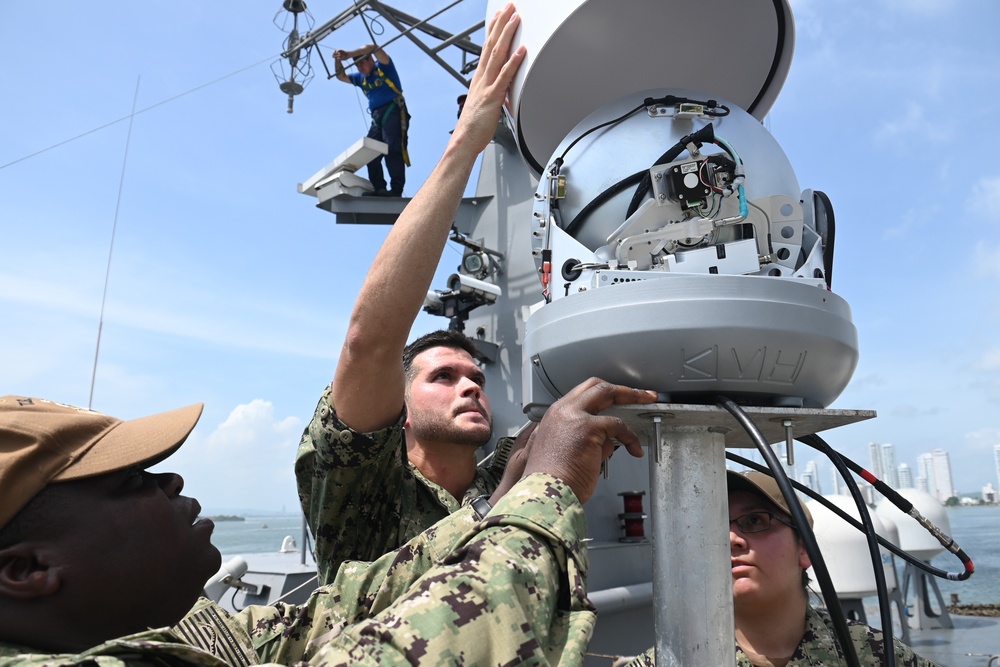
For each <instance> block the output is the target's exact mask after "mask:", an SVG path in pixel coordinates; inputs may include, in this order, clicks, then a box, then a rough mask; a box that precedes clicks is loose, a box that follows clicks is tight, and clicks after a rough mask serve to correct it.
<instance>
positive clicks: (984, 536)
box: [931, 505, 1000, 604]
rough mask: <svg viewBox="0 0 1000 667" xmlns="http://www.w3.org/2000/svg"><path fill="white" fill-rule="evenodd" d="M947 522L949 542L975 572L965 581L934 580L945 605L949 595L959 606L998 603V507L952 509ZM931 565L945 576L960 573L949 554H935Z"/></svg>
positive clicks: (999, 507) (999, 574)
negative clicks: (951, 540) (961, 551)
mask: <svg viewBox="0 0 1000 667" xmlns="http://www.w3.org/2000/svg"><path fill="white" fill-rule="evenodd" d="M948 520H949V521H950V522H951V533H950V534H951V537H952V539H954V540H955V541H956V542H957V543H958V545H959V546H960V547H961V548H962V549H964V550H965V553H967V554H968V555H969V557H970V558H972V563H973V564H974V565H975V566H976V572H975V574H973V575H972V576H971V577H970V578H969V579H967V580H966V581H947V580H944V579H938V580H937V582H938V587H939V588H940V589H941V594H942V596H944V601H945V604H949V603H950V601H951V594H952V593H954V594H956V595H958V597H959V601H960V602H961V603H962V604H997V603H1000V506H997V505H984V506H978V507H952V508H949V509H948ZM931 565H933V566H935V567H939V568H941V569H942V570H947V571H948V572H958V571H961V570H962V564H961V563H960V562H959V560H958V558H956V557H955V556H954V555H952V554H950V553H944V554H938V555H937V556H935V557H934V559H933V560H932V561H931Z"/></svg>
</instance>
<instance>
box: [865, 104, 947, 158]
mask: <svg viewBox="0 0 1000 667" xmlns="http://www.w3.org/2000/svg"><path fill="white" fill-rule="evenodd" d="M950 134H951V133H950V130H949V128H948V127H947V124H946V123H942V122H941V121H940V119H937V118H928V117H927V115H926V113H925V111H924V107H923V106H921V105H920V104H917V103H916V102H913V101H911V102H909V103H907V104H906V106H905V108H904V109H902V110H900V112H899V113H896V114H893V115H891V116H889V120H886V121H884V122H882V123H881V124H879V126H878V127H877V128H876V131H875V140H876V142H878V143H879V144H883V145H884V144H893V145H898V146H905V145H912V146H914V147H919V149H920V150H921V151H926V150H928V149H927V146H928V144H939V143H942V142H944V141H946V140H947V139H948V138H949V136H950ZM918 137H919V142H917V141H915V140H916V138H918Z"/></svg>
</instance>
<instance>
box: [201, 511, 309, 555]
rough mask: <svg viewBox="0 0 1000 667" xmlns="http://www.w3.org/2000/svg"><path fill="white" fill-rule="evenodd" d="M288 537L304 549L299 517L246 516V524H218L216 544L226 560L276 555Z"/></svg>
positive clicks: (214, 538) (239, 522)
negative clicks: (262, 554) (244, 556)
mask: <svg viewBox="0 0 1000 667" xmlns="http://www.w3.org/2000/svg"><path fill="white" fill-rule="evenodd" d="M287 535H291V536H292V537H294V538H295V543H296V544H297V545H299V546H302V517H301V516H299V515H280V516H247V517H245V519H244V520H243V521H220V520H218V519H216V520H215V531H214V532H213V533H212V544H214V545H215V546H216V547H217V548H218V549H219V551H221V552H222V555H223V556H241V555H246V554H260V553H269V552H277V551H278V550H279V549H280V548H281V543H282V541H283V540H284V539H285V537H286V536H287Z"/></svg>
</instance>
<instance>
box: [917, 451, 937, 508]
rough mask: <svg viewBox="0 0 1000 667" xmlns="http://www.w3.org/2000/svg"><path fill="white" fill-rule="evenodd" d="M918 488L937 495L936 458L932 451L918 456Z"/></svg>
mask: <svg viewBox="0 0 1000 667" xmlns="http://www.w3.org/2000/svg"><path fill="white" fill-rule="evenodd" d="M917 488H918V489H920V490H921V491H925V492H927V493H929V494H931V495H932V496H935V497H937V493H936V491H935V486H934V458H933V457H932V456H931V455H930V453H924V454H920V455H918V456H917Z"/></svg>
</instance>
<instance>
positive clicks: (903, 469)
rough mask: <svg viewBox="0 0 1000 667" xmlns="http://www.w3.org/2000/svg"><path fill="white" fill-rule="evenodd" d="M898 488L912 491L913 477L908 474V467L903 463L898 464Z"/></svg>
mask: <svg viewBox="0 0 1000 667" xmlns="http://www.w3.org/2000/svg"><path fill="white" fill-rule="evenodd" d="M899 488H901V489H912V488H913V475H912V474H911V473H910V466H908V465H906V464H905V463H900V464H899Z"/></svg>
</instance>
